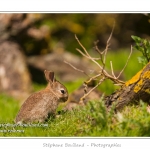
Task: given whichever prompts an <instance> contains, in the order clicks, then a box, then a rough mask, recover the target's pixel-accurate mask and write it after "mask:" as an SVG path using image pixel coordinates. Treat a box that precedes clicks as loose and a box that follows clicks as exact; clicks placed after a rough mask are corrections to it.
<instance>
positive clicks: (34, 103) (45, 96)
mask: <svg viewBox="0 0 150 150" xmlns="http://www.w3.org/2000/svg"><path fill="white" fill-rule="evenodd" d="M44 74H45V78H46V80H47V81H48V85H47V87H46V88H45V89H43V90H41V91H39V92H36V93H33V94H31V95H30V96H29V97H28V98H27V99H26V101H25V102H24V103H23V104H22V106H21V108H20V111H19V112H18V114H17V116H16V118H15V123H18V124H19V123H32V122H44V121H46V120H47V119H48V117H49V115H50V114H53V115H55V112H56V109H57V106H58V104H59V102H65V101H67V99H68V91H67V89H66V87H65V86H64V85H62V84H61V83H60V82H59V81H57V80H56V79H55V76H54V72H51V71H47V70H45V71H44Z"/></svg>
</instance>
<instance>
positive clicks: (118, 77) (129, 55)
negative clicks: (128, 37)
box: [117, 45, 132, 79]
mask: <svg viewBox="0 0 150 150" xmlns="http://www.w3.org/2000/svg"><path fill="white" fill-rule="evenodd" d="M131 55H132V45H131V50H130V54H129V56H128V59H127V61H126V64H125V66H124V67H123V69H122V70H121V72H120V73H119V75H118V76H117V79H118V78H119V77H120V75H121V74H122V73H123V71H124V70H125V68H126V66H127V64H128V62H129V59H130V57H131Z"/></svg>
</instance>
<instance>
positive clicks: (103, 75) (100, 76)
mask: <svg viewBox="0 0 150 150" xmlns="http://www.w3.org/2000/svg"><path fill="white" fill-rule="evenodd" d="M113 30H114V26H113V29H112V31H111V34H110V36H109V38H108V40H107V43H106V47H105V50H104V51H102V52H101V51H100V50H99V48H98V46H97V42H95V47H94V48H95V50H96V51H97V52H98V54H99V57H98V58H94V57H92V56H91V55H90V54H89V53H88V51H87V50H86V48H85V47H84V46H83V45H82V43H81V42H80V40H79V39H78V37H77V36H76V35H75V39H76V40H77V42H78V44H79V45H80V46H81V48H82V50H80V49H78V48H77V49H76V50H77V51H78V52H79V53H80V54H81V55H82V56H83V57H85V58H87V59H89V60H90V61H92V62H93V63H94V64H95V65H96V66H98V67H99V71H98V72H97V74H95V75H93V76H91V77H90V76H89V75H88V74H87V73H85V71H83V70H80V69H77V68H76V67H74V66H73V65H72V64H70V63H68V62H66V61H65V63H67V64H68V65H70V66H71V67H72V68H73V69H75V70H77V71H79V72H82V73H84V74H86V75H87V76H88V77H89V79H88V80H87V81H85V82H84V83H85V84H86V86H85V88H87V85H88V83H89V82H91V81H92V80H97V81H98V82H97V84H96V85H95V86H94V87H93V88H92V89H91V90H90V91H88V92H85V94H84V96H83V97H82V98H81V100H84V99H85V98H86V96H88V95H89V94H90V93H91V92H92V91H93V90H94V89H95V88H97V87H98V86H99V85H100V84H101V83H102V82H104V81H105V80H106V79H109V80H111V81H113V83H114V84H116V85H120V86H121V85H123V84H124V82H123V81H121V80H119V77H120V76H121V74H122V73H123V71H124V70H125V68H126V66H127V64H128V61H129V59H130V57H131V54H132V46H131V51H130V54H129V56H128V58H127V61H126V64H125V66H124V67H123V69H122V70H121V71H120V73H119V75H118V76H116V75H115V73H114V69H113V65H112V61H110V66H111V74H110V73H108V72H107V71H106V69H105V65H106V55H107V52H108V49H109V46H110V40H111V37H112V34H113ZM98 60H100V63H99V62H98ZM85 91H86V90H85Z"/></svg>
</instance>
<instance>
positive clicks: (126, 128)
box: [0, 52, 150, 137]
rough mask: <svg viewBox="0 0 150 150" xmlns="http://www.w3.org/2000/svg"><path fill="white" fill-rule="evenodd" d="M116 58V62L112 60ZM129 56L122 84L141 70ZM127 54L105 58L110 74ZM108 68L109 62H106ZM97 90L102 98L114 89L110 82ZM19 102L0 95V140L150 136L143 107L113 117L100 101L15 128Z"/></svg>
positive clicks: (71, 87) (148, 119)
mask: <svg viewBox="0 0 150 150" xmlns="http://www.w3.org/2000/svg"><path fill="white" fill-rule="evenodd" d="M117 56H119V58H120V60H119V58H118V59H117V60H116V57H117ZM137 56H138V53H134V55H132V58H131V60H130V61H129V64H128V66H127V68H126V69H125V73H124V78H125V80H128V79H130V78H131V77H132V76H133V75H134V74H135V73H136V72H137V71H139V70H140V69H141V66H140V65H139V64H138V62H137V59H136V57H137ZM127 57H128V53H127V52H117V53H111V54H110V55H108V57H107V58H108V60H110V59H112V61H113V64H114V70H121V68H122V67H123V65H124V63H125V60H126V58H127ZM107 63H108V64H109V61H108V62H107ZM83 81H84V80H83V79H79V80H78V81H74V82H73V83H66V84H65V85H66V87H67V88H68V91H69V93H71V92H72V91H73V90H75V89H77V88H78V87H79V86H80V85H81V84H82V83H83ZM43 87H44V85H38V84H34V89H35V91H38V90H40V89H42V88H43ZM99 89H100V90H101V91H104V92H105V93H106V94H109V93H111V92H113V91H114V90H115V89H116V87H115V86H114V85H113V84H112V83H111V82H108V81H107V82H106V83H104V84H102V85H101V86H100V87H99ZM19 107H20V105H19V101H17V100H15V99H14V98H12V97H9V96H7V95H4V94H0V136H1V137H35V136H38V137H66V136H67V137H68V136H69V137H72V136H73V137H74V136H77V137H143V136H145V137H147V136H150V124H149V122H150V114H149V113H148V112H147V110H146V107H147V106H146V104H144V103H142V102H140V103H139V105H130V106H126V107H125V108H124V109H123V110H122V111H121V112H119V113H117V114H114V113H113V109H112V111H110V112H109V113H107V112H106V109H105V106H104V102H103V99H102V98H101V99H99V100H97V101H91V102H89V103H88V104H87V105H86V106H85V107H81V108H79V109H77V110H73V111H70V112H63V111H60V110H61V107H59V108H58V111H57V113H58V114H60V115H59V117H56V118H50V119H49V120H48V122H45V123H43V124H30V125H27V124H24V125H22V126H16V125H15V124H14V121H13V120H14V118H15V116H16V114H17V112H18V111H19Z"/></svg>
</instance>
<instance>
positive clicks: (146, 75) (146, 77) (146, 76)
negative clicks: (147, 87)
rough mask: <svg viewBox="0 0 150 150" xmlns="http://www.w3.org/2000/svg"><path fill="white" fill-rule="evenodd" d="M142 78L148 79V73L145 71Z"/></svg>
mask: <svg viewBox="0 0 150 150" xmlns="http://www.w3.org/2000/svg"><path fill="white" fill-rule="evenodd" d="M143 78H145V79H150V71H145V73H144V75H143Z"/></svg>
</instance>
